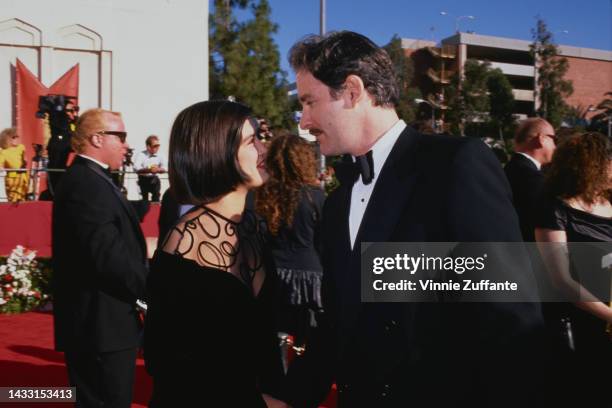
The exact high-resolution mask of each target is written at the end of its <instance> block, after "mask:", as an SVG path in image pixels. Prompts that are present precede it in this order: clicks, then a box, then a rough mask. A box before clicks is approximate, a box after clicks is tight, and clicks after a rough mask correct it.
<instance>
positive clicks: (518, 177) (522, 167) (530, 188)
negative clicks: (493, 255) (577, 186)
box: [504, 153, 544, 242]
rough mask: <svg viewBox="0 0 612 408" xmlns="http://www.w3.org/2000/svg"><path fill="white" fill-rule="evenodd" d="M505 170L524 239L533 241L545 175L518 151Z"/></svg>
mask: <svg viewBox="0 0 612 408" xmlns="http://www.w3.org/2000/svg"><path fill="white" fill-rule="evenodd" d="M504 171H505V172H506V177H507V178H508V181H509V182H510V188H511V189H512V196H513V202H514V208H516V212H517V214H518V217H519V223H520V226H521V233H522V235H523V239H524V240H525V241H526V242H533V241H535V234H534V229H535V224H536V216H537V211H538V208H539V204H538V201H539V199H540V198H541V194H542V189H543V186H544V176H543V174H542V172H541V171H540V170H538V168H537V167H536V165H535V164H534V163H533V162H532V161H531V160H529V159H528V158H527V157H525V156H523V155H522V154H518V153H514V155H512V158H511V159H510V161H509V162H508V164H506V167H505V168H504Z"/></svg>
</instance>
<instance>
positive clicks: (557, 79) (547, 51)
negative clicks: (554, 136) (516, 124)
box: [529, 18, 574, 128]
mask: <svg viewBox="0 0 612 408" xmlns="http://www.w3.org/2000/svg"><path fill="white" fill-rule="evenodd" d="M531 33H532V36H533V43H532V44H531V45H530V46H529V50H530V53H531V55H532V57H533V58H534V59H535V61H536V66H537V73H538V78H537V87H536V95H537V96H538V97H539V99H540V107H539V109H538V110H537V113H538V115H539V116H541V117H542V118H544V119H546V120H547V121H549V122H550V123H551V124H552V125H553V126H554V127H555V128H556V127H559V125H560V124H561V122H562V121H563V119H564V117H565V115H566V114H567V113H568V110H569V107H568V105H567V104H566V103H565V98H567V97H568V96H570V95H571V94H572V93H573V92H574V87H573V85H572V81H569V80H565V79H563V77H564V76H565V74H566V72H567V70H568V68H569V64H568V62H567V59H566V58H563V57H560V56H559V50H558V48H557V45H556V44H555V43H554V42H553V35H552V33H551V32H550V31H548V28H547V26H546V23H545V22H544V20H542V19H541V18H538V21H537V23H536V28H535V29H533V30H532V31H531Z"/></svg>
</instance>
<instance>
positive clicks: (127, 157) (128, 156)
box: [123, 148, 134, 167]
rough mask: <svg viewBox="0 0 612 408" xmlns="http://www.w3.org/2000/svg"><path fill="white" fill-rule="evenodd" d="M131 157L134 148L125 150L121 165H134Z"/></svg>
mask: <svg viewBox="0 0 612 408" xmlns="http://www.w3.org/2000/svg"><path fill="white" fill-rule="evenodd" d="M132 157H134V149H133V148H130V149H127V152H125V157H124V158H123V165H124V166H125V167H129V166H133V165H134V162H133V161H132Z"/></svg>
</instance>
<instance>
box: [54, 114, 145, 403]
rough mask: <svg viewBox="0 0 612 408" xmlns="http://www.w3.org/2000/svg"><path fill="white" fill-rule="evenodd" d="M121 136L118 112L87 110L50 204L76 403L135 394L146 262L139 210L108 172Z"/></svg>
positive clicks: (58, 318) (62, 336)
mask: <svg viewBox="0 0 612 408" xmlns="http://www.w3.org/2000/svg"><path fill="white" fill-rule="evenodd" d="M126 137H127V133H126V131H125V125H124V124H123V120H122V119H121V115H120V114H119V113H116V112H110V111H107V110H103V109H92V110H89V111H87V112H85V113H84V114H83V115H82V116H81V117H80V118H79V120H78V122H77V126H76V132H75V134H74V135H73V137H72V140H71V142H72V147H73V148H74V150H75V151H76V153H77V157H76V158H75V159H74V161H73V163H72V165H71V166H70V167H69V168H68V170H67V172H66V174H65V176H64V177H63V179H62V182H61V183H60V184H59V186H58V190H57V192H56V196H55V201H54V205H53V268H54V273H53V279H52V290H53V311H54V326H55V347H56V349H57V350H58V351H63V352H65V360H66V366H67V369H68V377H69V380H70V384H71V386H75V387H76V398H77V405H76V406H78V407H94V406H95V407H100V406H105V407H126V408H127V407H129V406H130V404H131V400H132V386H133V381H134V371H135V365H136V354H137V348H138V345H139V335H140V331H141V323H140V320H139V318H138V312H137V309H136V301H137V300H138V299H143V300H144V299H145V298H146V296H145V280H146V275H147V267H146V244H145V240H144V237H143V234H142V231H141V229H140V225H139V223H138V218H137V216H136V213H135V212H134V210H133V208H132V207H131V205H130V204H129V202H128V201H127V200H126V199H125V197H124V196H123V194H122V193H121V192H120V191H119V189H118V188H117V187H116V186H115V185H114V184H113V182H112V180H111V177H110V171H111V170H116V169H118V168H120V166H121V165H122V162H123V158H124V156H125V153H126V151H127V149H128V145H127V143H126Z"/></svg>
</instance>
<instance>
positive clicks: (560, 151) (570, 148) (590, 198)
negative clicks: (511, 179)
mask: <svg viewBox="0 0 612 408" xmlns="http://www.w3.org/2000/svg"><path fill="white" fill-rule="evenodd" d="M610 163H612V144H611V143H610V140H608V138H607V137H605V136H604V135H602V134H601V133H596V132H590V133H582V134H575V135H573V136H570V137H568V138H567V139H566V140H564V141H563V142H561V143H560V144H559V146H558V147H557V149H556V150H555V153H554V154H553V158H552V162H551V163H550V166H549V167H548V170H547V172H546V190H547V192H548V194H549V195H550V196H551V197H559V198H564V199H570V198H576V197H579V198H581V199H582V200H583V201H584V202H585V203H587V204H592V203H593V202H595V200H597V199H598V198H602V197H604V198H609V194H610V192H609V191H608V189H609V179H608V166H610Z"/></svg>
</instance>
